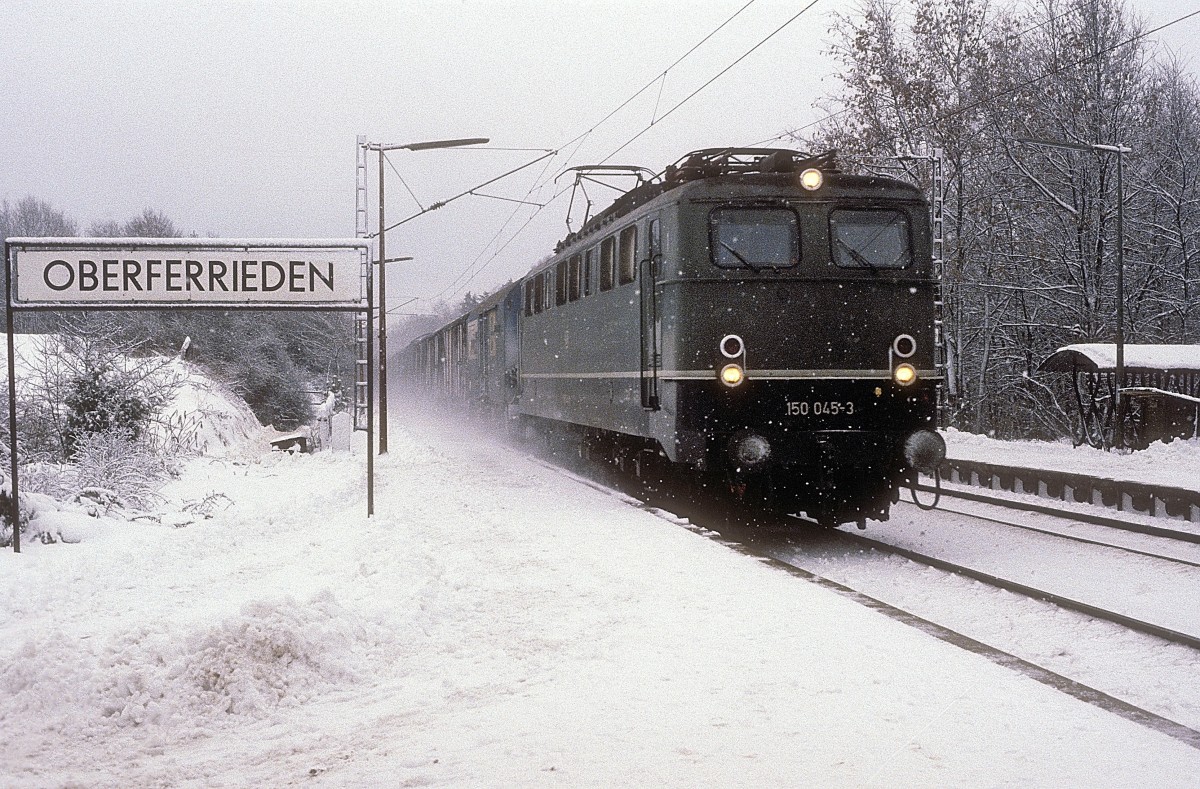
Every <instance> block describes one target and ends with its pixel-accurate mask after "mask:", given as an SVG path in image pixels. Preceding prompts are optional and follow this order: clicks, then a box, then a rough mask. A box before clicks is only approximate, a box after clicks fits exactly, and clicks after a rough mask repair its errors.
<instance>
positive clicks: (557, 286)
mask: <svg viewBox="0 0 1200 789" xmlns="http://www.w3.org/2000/svg"><path fill="white" fill-rule="evenodd" d="M554 269H555V272H554V303H555V304H557V305H558V306H559V307H561V306H562V305H564V304H566V303H567V261H565V260H563V261H561V262H560V263H559V264H558V265H557V266H555V267H554Z"/></svg>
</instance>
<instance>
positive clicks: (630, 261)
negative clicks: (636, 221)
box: [617, 225, 637, 285]
mask: <svg viewBox="0 0 1200 789" xmlns="http://www.w3.org/2000/svg"><path fill="white" fill-rule="evenodd" d="M636 271H637V226H636V225H630V226H629V227H627V228H625V229H624V230H622V231H621V265H620V267H619V270H618V272H617V273H618V284H620V285H625V284H627V283H630V282H633V279H634V275H635V273H636Z"/></svg>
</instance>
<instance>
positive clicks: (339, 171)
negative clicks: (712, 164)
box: [0, 0, 1200, 312]
mask: <svg viewBox="0 0 1200 789" xmlns="http://www.w3.org/2000/svg"><path fill="white" fill-rule="evenodd" d="M809 2H810V0H756V2H752V3H751V4H750V5H749V7H747V8H745V10H744V11H742V12H741V13H740V14H739V15H738V16H737V17H736V18H735V19H734V20H733V21H732V22H730V23H729V24H728V25H727V26H726V27H725V28H723V29H721V30H720V31H719V32H717V33H716V34H715V35H714V36H713V37H712V38H711V39H710V40H709V41H708V42H706V43H705V44H704V45H703V46H702V47H700V48H699V49H698V50H696V52H695V53H693V54H692V55H690V56H689V57H687V58H686V59H685V60H684V61H683V62H681V63H680V64H679V65H678V66H676V67H674V68H672V69H671V70H670V71H669V73H668V74H667V76H666V78H665V80H663V81H662V82H661V83H655V84H654V85H653V86H652V87H651V88H650V89H649V90H647V91H645V92H644V93H642V94H641V95H640V96H639V97H638V98H637V99H635V100H634V101H632V102H631V103H630V104H629V105H628V106H627V107H625V108H624V109H623V110H622V111H621V112H619V113H617V114H615V115H614V116H613V117H611V118H610V119H608V120H607V121H606V122H604V123H603V124H601V125H599V126H598V127H597V126H596V124H597V122H599V121H600V120H601V119H602V118H604V117H605V116H606V115H608V114H609V113H610V112H611V111H612V110H614V109H616V108H617V107H618V106H619V105H620V104H621V103H622V102H623V101H625V100H626V99H628V98H630V97H631V96H632V95H633V94H634V93H636V92H637V91H638V90H639V89H640V88H642V87H644V86H646V85H647V84H648V83H650V82H651V81H652V80H654V79H655V77H657V76H658V75H661V74H662V73H663V71H664V70H665V69H666V68H667V67H668V66H670V65H671V64H672V63H673V62H674V61H676V60H677V59H678V58H679V57H680V56H682V55H683V54H684V53H685V52H687V50H688V49H689V48H691V47H692V46H693V45H695V44H697V43H698V42H700V41H701V39H703V38H704V37H705V36H707V35H708V34H709V33H712V32H713V31H714V30H715V29H716V28H717V27H718V26H720V25H721V24H722V23H723V22H725V21H726V20H727V19H729V18H730V17H731V16H733V15H734V14H735V13H736V12H738V10H739V9H741V8H743V7H744V6H746V3H747V0H591V1H590V2H583V1H582V0H507V1H501V0H494V1H488V0H436V1H435V0H390V1H385V0H379V1H377V2H365V1H363V0H309V1H308V2H300V1H297V2H282V1H281V0H274V1H271V2H268V1H266V0H241V1H240V2H237V1H234V0H216V1H215V2H198V1H196V0H192V1H191V2H184V1H183V0H156V1H151V0H144V1H143V2H126V1H124V0H103V1H102V2H69V1H67V0H32V1H31V2H25V1H24V0H0V56H2V57H3V66H2V67H0V106H2V108H3V111H4V120H3V122H2V123H0V156H2V157H3V161H4V166H3V170H2V171H0V173H2V175H0V198H5V199H8V200H9V201H14V200H18V199H20V198H21V197H24V196H25V195H34V196H36V197H39V198H41V199H43V200H46V201H48V202H49V203H51V204H52V205H53V206H54V207H56V208H58V209H60V210H62V211H64V212H66V213H67V214H68V215H69V216H70V217H72V218H74V219H76V220H77V221H78V222H79V223H80V230H81V232H86V231H87V230H88V228H89V226H90V225H92V224H93V223H95V222H99V221H105V220H117V221H124V220H126V219H129V218H131V217H132V216H134V215H136V214H138V213H140V212H141V211H142V209H144V208H147V207H149V208H154V209H156V210H159V211H162V212H164V213H165V214H167V215H168V216H169V217H170V218H171V219H173V220H174V221H175V223H176V224H177V225H178V226H179V227H180V228H181V230H183V231H184V232H185V233H193V232H194V233H198V234H201V235H214V236H223V237H247V236H250V237H266V236H273V237H285V238H287V237H292V238H294V237H346V236H352V235H354V232H355V216H354V208H355V140H356V137H357V135H360V134H362V135H366V137H367V139H368V140H370V141H372V142H384V143H408V142H416V141H424V140H437V139H446V138H460V137H490V138H491V140H492V143H491V146H492V147H506V148H548V149H549V148H561V149H562V151H563V153H562V154H561V155H560V156H558V157H556V158H555V159H553V160H552V165H551V169H550V170H549V171H546V170H545V169H544V165H546V164H547V162H541V163H538V164H537V165H535V166H533V167H530V168H528V169H527V170H523V171H522V172H521V173H519V174H517V175H515V176H512V177H510V178H507V179H505V180H503V181H500V182H499V183H497V184H495V185H493V186H491V187H488V188H487V189H485V190H483V191H485V192H486V193H487V194H490V195H496V196H501V197H507V198H518V199H528V200H531V201H535V202H539V203H540V202H546V201H547V200H549V199H550V198H551V197H553V196H554V195H555V194H556V193H557V192H559V191H561V190H562V189H563V188H564V187H567V186H569V181H568V180H567V179H566V178H564V179H563V180H560V181H559V182H558V184H557V185H555V184H554V183H553V182H552V181H550V180H549V179H550V177H551V176H553V174H554V173H556V172H558V171H559V170H561V169H562V168H563V167H564V166H571V165H579V164H591V163H595V162H599V161H604V160H606V159H608V157H610V155H612V154H613V152H614V151H616V150H617V149H618V148H621V146H623V145H625V144H626V143H627V142H629V141H630V140H631V139H633V138H634V137H635V135H638V134H639V132H644V133H642V134H641V135H640V136H638V137H637V138H636V139H635V140H633V141H632V142H631V143H629V144H628V146H627V147H625V148H624V149H623V150H621V151H620V152H619V153H617V154H616V155H615V156H612V158H611V159H608V160H609V161H611V162H612V163H620V164H638V165H643V166H646V167H648V168H651V169H652V170H655V171H658V170H661V169H662V168H663V167H664V166H665V165H667V164H669V163H671V162H672V161H674V160H676V159H678V158H679V157H680V156H681V155H683V154H684V153H686V152H688V151H690V150H694V149H696V148H702V147H714V146H725V145H754V144H757V143H762V142H764V141H765V140H768V139H770V138H772V137H775V136H776V135H779V134H780V133H782V132H784V131H785V130H787V129H789V128H795V127H797V126H800V125H803V124H805V123H810V122H812V121H814V120H816V119H818V118H820V117H822V116H823V115H824V113H823V112H822V111H821V110H820V109H819V108H818V107H816V106H814V102H815V101H816V100H817V99H818V98H819V97H820V96H822V95H824V94H827V93H829V92H831V91H832V90H833V89H834V88H835V86H836V83H835V82H833V81H832V77H830V76H829V74H830V73H831V71H832V69H833V67H834V64H833V62H832V61H831V59H830V58H829V56H828V55H827V54H826V50H827V49H828V45H829V40H830V36H829V27H830V24H831V18H830V15H831V14H832V13H834V12H843V13H845V12H848V11H849V10H850V9H851V8H852V7H853V4H852V2H851V0H817V2H816V3H815V4H814V5H813V6H812V8H811V9H809V10H807V11H805V12H804V13H802V14H801V15H800V16H799V17H798V18H795V20H794V21H792V22H791V23H790V24H786V26H785V27H783V29H782V30H780V31H779V32H778V33H777V34H775V35H774V36H773V37H771V38H770V39H769V40H767V41H766V42H765V43H762V45H761V46H760V47H758V48H757V49H756V50H754V51H753V52H752V53H750V54H749V55H747V56H746V57H745V59H744V60H742V61H741V62H739V63H738V64H737V65H736V66H733V68H731V69H730V70H729V71H728V72H727V73H725V74H724V75H723V76H721V77H719V78H718V79H716V81H714V82H713V83H712V84H711V85H709V86H708V87H707V88H705V89H704V90H702V91H700V92H699V93H698V94H696V95H695V96H694V97H693V98H691V99H690V100H688V101H686V103H683V104H682V105H680V102H681V101H683V100H684V99H686V98H687V97H688V96H689V95H690V94H692V93H693V92H694V91H696V90H697V89H698V88H700V87H701V85H703V84H704V83H705V82H706V81H708V80H709V79H711V78H712V77H714V76H716V75H717V74H718V73H719V72H721V71H722V70H723V69H725V68H726V67H727V66H730V64H732V63H733V62H734V61H735V60H737V59H738V58H739V57H741V56H742V55H744V54H746V53H747V51H748V50H750V49H751V48H752V47H754V46H755V45H756V44H758V43H759V42H762V41H763V40H764V39H766V38H767V37H768V36H769V35H770V34H771V33H772V31H775V30H777V29H778V28H780V27H781V26H784V25H785V23H788V22H789V20H791V19H793V17H795V16H796V15H797V14H798V13H800V12H801V10H802V9H804V8H805V6H807V5H808V3H809ZM1132 7H1133V8H1134V9H1136V11H1137V12H1138V13H1139V14H1141V15H1142V16H1143V17H1144V18H1145V19H1146V20H1147V22H1149V27H1156V26H1157V25H1159V24H1163V23H1165V22H1168V21H1170V20H1172V19H1175V18H1177V17H1179V16H1182V15H1184V14H1185V13H1187V12H1188V11H1191V10H1196V9H1200V0H1142V1H1141V2H1133V3H1132ZM1198 37H1200V17H1195V18H1193V19H1190V20H1188V21H1186V22H1183V23H1181V24H1178V25H1175V26H1174V27H1172V28H1170V29H1168V30H1166V31H1163V32H1162V33H1161V34H1157V35H1156V36H1155V38H1156V39H1157V40H1158V41H1159V42H1161V44H1160V45H1161V46H1164V47H1169V48H1171V49H1172V50H1174V51H1176V52H1178V53H1180V54H1181V55H1182V56H1183V57H1184V58H1186V59H1189V60H1191V61H1192V63H1191V65H1192V68H1193V70H1196V68H1197V65H1196V62H1195V61H1196V60H1197V58H1195V56H1194V54H1193V53H1194V52H1196V51H1197V48H1196V44H1195V43H1194V42H1195V41H1196V40H1197V38H1198ZM677 105H680V106H678V109H675V110H674V111H672V110H673V108H675V107H676V106H677ZM669 111H670V114H669V115H667V116H666V117H663V116H664V114H666V113H668V112H669ZM657 118H661V120H660V121H659V122H657V123H655V124H654V125H653V126H652V127H650V128H649V129H647V127H648V126H649V124H650V122H651V120H652V119H657ZM593 127H596V128H594V130H593V131H592V132H591V133H590V134H588V135H587V136H586V137H584V138H583V139H582V140H577V138H579V136H580V135H582V134H584V133H585V132H588V130H589V129H593ZM572 141H575V142H572ZM568 143H571V144H569V145H568ZM568 154H570V158H569V159H568V156H567V155H568ZM539 155H540V153H539V152H536V151H502V150H478V151H476V150H466V149H460V150H442V151H423V152H409V151H396V152H393V153H390V154H389V155H388V156H389V160H390V162H391V164H392V165H394V167H395V169H396V171H393V170H392V169H391V167H388V170H387V177H386V188H385V193H386V195H387V210H386V214H387V219H388V222H389V224H390V223H392V222H395V221H398V220H400V219H403V218H405V217H407V216H409V215H411V214H413V213H415V212H416V211H418V210H419V208H418V205H417V203H415V202H414V200H413V198H412V197H411V196H410V195H409V194H408V192H407V190H406V188H405V186H404V184H402V183H401V181H400V178H399V177H398V175H397V171H398V173H399V176H403V178H404V181H405V182H407V184H408V186H409V187H411V188H412V190H413V192H415V195H416V198H417V199H418V200H419V201H420V203H421V204H422V205H424V206H428V205H430V204H431V203H433V202H435V201H437V200H442V199H445V198H447V197H451V196H453V195H455V194H458V193H459V192H462V191H465V190H467V189H471V188H472V187H475V186H477V185H478V184H480V183H482V182H483V181H485V180H487V179H489V178H492V177H495V176H497V175H499V174H501V173H503V172H505V171H506V170H508V169H511V168H514V167H517V166H519V165H521V164H523V163H525V162H528V161H530V160H531V159H533V158H535V157H537V156H539ZM377 169H378V160H377V159H376V155H375V154H371V156H370V158H369V160H368V174H369V190H368V203H369V207H370V213H369V217H370V223H371V229H372V231H373V230H374V229H375V226H376V225H375V223H376V221H377V220H376V216H377V214H376V208H377V199H378V198H377V191H376V181H377V178H376V173H377ZM547 181H549V182H547ZM539 183H540V184H543V186H542V187H541V188H540V189H536V190H535V191H534V192H533V193H532V194H528V196H527V193H528V192H529V190H530V189H531V188H532V187H534V185H535V184H539ZM592 194H593V197H594V199H595V200H596V202H597V210H599V209H600V208H603V207H604V205H607V202H608V201H609V200H611V198H612V196H613V195H614V194H615V193H612V192H605V191H604V190H601V189H593V190H592ZM567 197H569V193H568V194H567V195H563V196H560V197H559V198H558V200H557V201H555V202H554V203H552V204H551V205H549V206H547V207H546V208H545V209H544V210H542V211H540V212H538V213H537V214H536V216H535V217H534V219H533V221H532V222H530V223H529V224H528V226H527V227H525V229H524V230H523V231H522V232H520V233H519V234H516V231H517V230H518V228H520V227H521V226H522V225H524V224H525V223H526V221H527V220H529V219H530V216H531V215H533V214H534V209H533V207H531V206H522V205H520V204H518V203H513V202H505V201H501V200H496V199H487V198H481V197H467V198H463V199H461V200H458V201H456V202H454V203H451V204H450V205H448V206H447V207H445V208H443V209H440V210H438V211H434V212H432V213H430V214H428V215H426V216H423V217H420V218H418V219H415V220H414V221H412V222H410V223H408V224H406V225H404V226H403V227H402V228H398V229H396V230H394V231H392V232H390V233H389V234H388V256H389V257H393V256H399V255H411V256H413V257H414V258H415V260H414V261H412V262H408V263H398V264H393V265H392V266H391V267H390V272H389V278H388V283H389V306H390V307H393V308H394V309H395V311H397V312H405V311H408V310H411V309H414V308H415V310H416V311H426V310H427V309H428V308H429V306H430V302H429V301H421V302H416V303H414V304H410V305H408V306H407V307H403V306H401V305H402V304H403V302H404V297H406V296H409V295H417V296H421V297H423V299H435V298H439V297H440V298H446V299H454V298H457V297H458V296H460V295H461V293H462V292H463V291H465V290H468V289H469V290H472V291H475V292H479V291H485V290H490V289H493V288H495V287H496V286H497V285H499V284H500V283H502V282H504V281H506V280H508V279H510V278H512V277H516V276H519V275H520V274H522V273H523V272H524V271H525V270H527V269H528V267H529V266H530V265H531V264H533V263H535V262H536V261H537V260H538V259H540V258H541V257H543V256H545V255H546V254H548V253H550V252H551V251H552V250H553V247H554V244H555V242H556V241H557V240H558V239H559V238H560V237H561V236H562V235H563V234H564V233H565V232H566V227H567V226H566V209H567ZM514 234H516V235H515V238H514ZM464 272H466V275H465V276H463V275H464Z"/></svg>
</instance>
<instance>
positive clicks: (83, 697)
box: [0, 592, 370, 739]
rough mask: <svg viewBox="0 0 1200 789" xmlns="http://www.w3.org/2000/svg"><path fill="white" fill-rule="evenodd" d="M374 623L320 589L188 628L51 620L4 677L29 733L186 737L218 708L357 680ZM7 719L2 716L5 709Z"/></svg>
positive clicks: (253, 707)
mask: <svg viewBox="0 0 1200 789" xmlns="http://www.w3.org/2000/svg"><path fill="white" fill-rule="evenodd" d="M369 632H370V631H369V629H368V628H365V627H363V626H361V625H358V624H356V623H355V617H354V616H353V615H352V613H351V612H348V611H347V610H346V609H344V608H343V607H341V606H339V605H338V604H337V602H336V601H335V600H334V598H333V596H332V594H330V593H329V592H323V593H321V594H318V595H316V596H315V597H314V598H313V599H311V600H308V601H307V602H303V603H301V602H298V601H296V600H295V599H293V598H283V599H278V600H273V601H261V600H260V601H254V602H251V603H247V604H246V605H244V606H243V607H242V610H241V611H240V612H239V613H237V614H236V615H232V616H229V617H226V618H225V619H224V620H223V621H221V622H218V623H214V624H201V625H199V626H195V627H192V628H188V629H186V630H181V629H180V628H179V627H178V625H177V624H176V623H173V622H169V621H163V620H145V621H141V622H138V623H136V624H134V625H133V626H132V627H130V628H128V629H126V630H123V631H121V632H119V633H115V634H112V635H110V636H108V637H105V638H90V639H87V640H84V641H80V640H79V639H78V637H77V636H76V635H73V634H70V633H68V632H66V631H64V630H60V629H54V630H51V631H48V632H39V633H36V634H34V635H33V636H32V637H31V638H29V639H28V640H27V641H25V643H24V644H23V645H22V646H21V648H20V649H19V650H18V651H17V652H16V654H15V655H13V656H12V659H11V660H9V661H6V664H5V665H4V667H3V668H2V669H0V688H3V689H4V692H5V694H6V695H8V696H9V698H8V700H7V701H6V702H5V703H4V706H5V707H6V708H7V712H8V713H9V714H8V715H7V716H6V717H7V718H8V720H9V722H10V723H11V722H12V713H13V711H20V716H21V717H23V718H27V720H28V721H32V720H37V721H39V724H38V725H36V726H30V725H29V723H28V722H27V723H26V724H25V726H23V727H22V728H24V729H25V730H26V733H32V732H33V731H37V730H39V729H41V730H42V731H48V732H54V733H55V736H63V737H67V738H76V737H82V738H86V739H92V738H104V737H109V736H112V735H113V733H114V731H115V730H117V729H122V728H128V727H156V728H157V727H162V728H168V729H170V730H172V731H174V732H176V733H178V734H181V735H183V736H184V737H191V736H196V735H199V734H203V733H204V732H206V731H208V730H209V729H210V728H211V727H212V726H213V725H214V723H213V720H214V719H219V718H221V717H224V716H228V715H234V716H243V717H246V718H249V719H258V718H262V717H264V716H267V715H269V714H270V713H271V712H272V711H273V710H275V709H276V708H278V707H290V706H297V705H299V704H302V703H304V702H307V701H309V700H311V699H312V698H313V697H315V696H318V695H320V694H324V693H328V692H329V691H330V690H331V689H333V688H334V687H335V686H336V685H337V684H339V683H342V682H347V681H353V680H355V679H357V677H358V673H359V669H360V663H361V661H360V660H359V659H358V657H357V656H356V649H357V646H358V645H359V644H361V643H362V642H363V641H364V640H365V639H366V638H367V635H368V633H369ZM3 719H4V718H0V720H3Z"/></svg>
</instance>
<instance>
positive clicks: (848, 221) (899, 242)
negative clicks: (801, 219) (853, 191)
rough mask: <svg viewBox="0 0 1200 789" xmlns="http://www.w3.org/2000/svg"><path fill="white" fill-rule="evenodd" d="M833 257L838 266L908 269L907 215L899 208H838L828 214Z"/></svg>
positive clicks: (909, 249) (909, 252) (910, 260)
mask: <svg viewBox="0 0 1200 789" xmlns="http://www.w3.org/2000/svg"><path fill="white" fill-rule="evenodd" d="M829 231H830V238H831V239H832V242H833V260H834V262H835V263H837V264H838V266H840V267H841V268H865V269H870V270H871V271H876V270H878V269H881V268H889V269H895V268H907V267H908V264H909V263H911V262H912V249H911V248H910V247H909V243H908V218H907V217H905V215H904V214H902V213H901V212H899V211H891V210H883V209H860V208H839V209H836V210H834V211H833V212H831V213H830V215H829Z"/></svg>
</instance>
